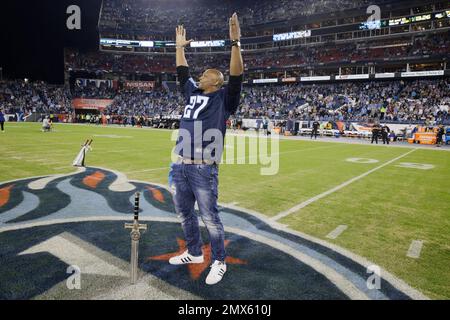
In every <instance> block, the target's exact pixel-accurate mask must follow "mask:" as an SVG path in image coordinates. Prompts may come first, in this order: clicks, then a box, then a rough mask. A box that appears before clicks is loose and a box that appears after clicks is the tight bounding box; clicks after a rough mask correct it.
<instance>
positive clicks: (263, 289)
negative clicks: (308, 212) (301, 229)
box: [0, 222, 347, 300]
mask: <svg viewBox="0 0 450 320" xmlns="http://www.w3.org/2000/svg"><path fill="white" fill-rule="evenodd" d="M149 228H150V229H151V230H152V232H147V233H144V234H143V236H142V238H141V245H140V252H139V255H140V261H139V265H140V268H141V269H142V270H144V271H146V272H148V273H151V274H153V275H155V276H157V277H159V278H160V279H162V280H164V281H167V282H168V283H170V284H171V285H173V286H176V287H178V288H181V289H184V290H187V291H189V292H191V293H193V294H195V295H198V296H200V297H202V298H205V299H237V300H239V299H347V297H346V296H345V295H344V294H343V293H341V292H340V291H339V289H337V288H336V286H335V285H334V284H333V283H331V282H330V281H329V280H328V279H326V278H325V277H324V276H323V275H321V274H319V273H317V272H316V271H315V270H313V269H312V268H310V267H308V266H306V265H304V264H302V263H301V262H299V261H298V260H296V259H294V258H292V257H291V256H289V255H287V254H284V253H280V252H278V251H277V250H275V249H273V248H271V247H269V246H266V245H263V244H260V243H258V242H255V241H252V240H250V239H247V238H243V237H238V238H237V239H235V240H233V241H232V242H231V243H230V245H229V246H228V247H227V251H228V254H229V255H230V256H235V257H239V258H240V259H244V260H246V261H248V264H246V265H232V264H229V265H228V272H227V274H226V276H225V277H226V281H222V282H221V283H220V284H218V285H216V286H207V285H205V283H204V280H205V278H206V275H207V272H208V269H209V268H207V270H205V271H204V272H203V274H202V276H201V277H200V279H198V280H197V281H193V280H191V278H190V276H189V273H188V271H187V267H186V266H172V265H169V264H168V262H167V261H147V262H145V260H146V258H147V257H149V256H156V255H160V254H165V253H168V252H174V251H177V250H178V245H177V242H176V237H179V238H182V237H183V235H182V233H181V230H180V227H179V225H178V224H174V223H163V222H151V223H149ZM62 232H70V233H71V234H73V235H75V236H77V237H79V238H81V239H83V240H85V241H87V242H89V243H91V244H93V245H94V246H96V247H98V248H100V249H102V250H105V251H107V252H109V253H111V254H112V255H114V256H116V257H118V258H120V259H123V260H125V261H127V260H128V259H129V256H130V236H129V233H128V232H126V231H125V230H124V229H123V223H122V222H82V223H71V224H60V225H52V226H45V227H35V228H33V229H31V230H30V229H26V230H19V231H7V232H3V233H0V241H1V243H9V244H10V245H5V246H1V247H0V256H1V257H2V264H1V266H0V279H1V282H0V299H28V298H31V297H33V296H35V295H37V294H40V293H43V292H44V291H45V290H48V289H49V288H51V287H52V286H54V285H56V284H57V283H59V282H61V281H65V280H66V279H67V277H69V275H68V274H66V273H65V271H66V269H67V265H66V264H65V263H63V262H62V261H59V260H58V259H56V258H55V257H52V256H50V255H48V254H46V253H38V254H32V255H21V256H17V254H18V253H20V252H22V251H24V250H26V249H28V248H29V247H31V246H33V245H35V244H38V243H39V242H41V241H44V240H46V239H48V238H50V237H52V236H55V235H58V234H60V233H62ZM202 237H203V239H208V237H207V233H206V231H205V230H202ZM226 237H227V238H228V237H231V235H230V234H226ZM3 261H4V263H3ZM179 298H180V299H183V297H179Z"/></svg>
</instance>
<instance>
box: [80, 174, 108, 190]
mask: <svg viewBox="0 0 450 320" xmlns="http://www.w3.org/2000/svg"><path fill="white" fill-rule="evenodd" d="M103 179H105V174H104V173H103V172H101V171H96V172H94V173H93V174H91V175H89V176H87V177H84V179H83V183H84V184H85V185H86V186H88V187H90V188H92V189H95V188H97V185H98V184H99V183H100V182H102V180H103Z"/></svg>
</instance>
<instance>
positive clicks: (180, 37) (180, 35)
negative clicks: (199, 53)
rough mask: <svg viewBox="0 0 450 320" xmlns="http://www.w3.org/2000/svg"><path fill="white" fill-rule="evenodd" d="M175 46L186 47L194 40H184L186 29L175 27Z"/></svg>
mask: <svg viewBox="0 0 450 320" xmlns="http://www.w3.org/2000/svg"><path fill="white" fill-rule="evenodd" d="M175 39H176V46H177V47H186V46H187V45H189V44H190V43H191V42H192V41H194V40H192V39H191V40H186V29H185V28H184V27H183V26H181V25H180V26H177V28H176V38H175Z"/></svg>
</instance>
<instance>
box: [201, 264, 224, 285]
mask: <svg viewBox="0 0 450 320" xmlns="http://www.w3.org/2000/svg"><path fill="white" fill-rule="evenodd" d="M225 272H227V265H226V264H225V262H221V261H218V260H215V261H214V263H213V264H212V265H211V271H209V274H208V276H207V277H206V284H216V283H218V282H219V281H220V280H222V278H223V275H224V274H225Z"/></svg>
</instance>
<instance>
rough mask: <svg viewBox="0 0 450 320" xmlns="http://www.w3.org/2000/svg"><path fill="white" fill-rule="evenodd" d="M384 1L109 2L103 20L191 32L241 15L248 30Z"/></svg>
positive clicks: (114, 25)
mask: <svg viewBox="0 0 450 320" xmlns="http://www.w3.org/2000/svg"><path fill="white" fill-rule="evenodd" d="M381 2H383V1H382V0H378V1H375V3H373V1H369V0H357V1H355V0H320V1H317V0H259V1H251V0H225V1H223V0H190V1H188V2H186V1H184V0H106V1H104V2H103V8H102V12H101V18H100V27H101V29H102V30H105V29H106V30H116V31H140V32H145V31H147V32H149V31H152V32H155V31H160V32H172V31H173V30H172V29H173V27H174V26H176V25H177V24H184V25H185V26H186V28H187V29H188V30H194V31H193V32H201V31H205V30H226V29H227V28H228V26H227V23H228V17H230V16H231V14H232V13H233V12H237V13H238V14H239V18H240V20H241V23H242V24H243V25H245V26H247V27H250V26H252V25H257V24H261V23H268V22H272V21H284V20H290V19H293V18H296V17H300V16H307V15H311V14H315V13H327V12H335V11H339V10H346V9H350V8H356V7H361V6H367V5H369V4H376V3H381Z"/></svg>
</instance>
